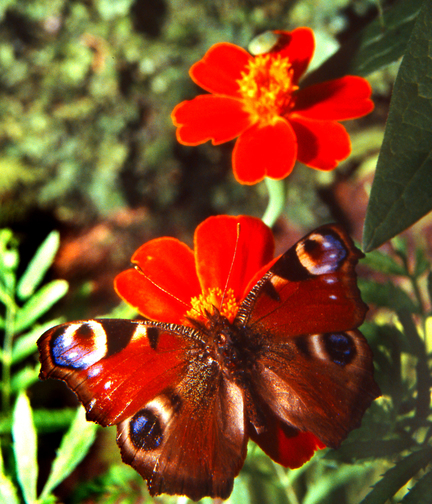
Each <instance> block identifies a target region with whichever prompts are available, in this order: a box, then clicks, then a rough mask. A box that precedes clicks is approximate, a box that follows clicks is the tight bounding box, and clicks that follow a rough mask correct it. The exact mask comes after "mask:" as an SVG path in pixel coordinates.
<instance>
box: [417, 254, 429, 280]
mask: <svg viewBox="0 0 432 504" xmlns="http://www.w3.org/2000/svg"><path fill="white" fill-rule="evenodd" d="M428 268H430V262H429V261H428V259H427V257H426V254H425V251H424V250H423V249H421V248H417V249H416V262H415V266H414V276H415V277H419V276H421V275H422V274H423V273H424V272H425V271H426V270H427V269H428Z"/></svg>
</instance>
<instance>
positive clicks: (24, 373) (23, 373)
mask: <svg viewBox="0 0 432 504" xmlns="http://www.w3.org/2000/svg"><path fill="white" fill-rule="evenodd" d="M39 369H40V364H38V365H37V366H36V367H30V366H27V367H25V368H24V369H21V370H20V371H18V372H17V373H15V374H14V375H13V376H12V380H11V391H12V392H14V393H16V392H18V391H20V390H25V389H27V388H29V387H30V386H31V385H33V384H34V383H36V382H37V381H38V379H39Z"/></svg>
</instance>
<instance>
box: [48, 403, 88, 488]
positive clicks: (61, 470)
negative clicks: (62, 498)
mask: <svg viewBox="0 0 432 504" xmlns="http://www.w3.org/2000/svg"><path fill="white" fill-rule="evenodd" d="M96 430H97V425H96V424H94V423H91V422H87V420H86V419H85V411H84V409H83V408H79V409H78V410H77V413H76V416H75V419H74V421H73V423H72V425H71V426H70V428H69V430H68V431H67V432H66V434H65V435H64V436H63V439H62V442H61V444H60V448H59V449H58V452H57V457H56V459H55V460H54V463H53V466H52V469H51V473H50V475H49V477H48V481H47V482H46V484H45V487H44V489H43V491H42V494H41V498H44V497H46V496H47V495H49V494H50V493H51V491H52V490H53V489H54V488H55V487H56V486H57V485H58V484H59V483H61V482H62V481H63V480H64V479H65V478H67V476H69V474H70V473H71V472H72V471H73V470H74V469H75V467H76V466H77V465H78V464H79V463H80V462H81V460H82V459H83V458H84V457H85V456H86V455H87V452H88V450H89V449H90V446H91V445H92V444H93V441H94V439H95V437H96Z"/></svg>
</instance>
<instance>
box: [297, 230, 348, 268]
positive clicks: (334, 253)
mask: <svg viewBox="0 0 432 504" xmlns="http://www.w3.org/2000/svg"><path fill="white" fill-rule="evenodd" d="M296 252H297V255H298V259H299V261H300V263H301V265H302V266H303V267H304V268H305V269H306V270H307V271H308V272H309V273H310V274H311V275H325V274H328V273H332V272H333V271H336V270H337V269H338V268H339V267H340V265H341V263H342V262H343V261H344V260H345V258H346V257H347V254H348V252H347V250H346V247H345V244H344V243H343V242H342V241H341V240H340V239H339V238H338V237H337V236H335V235H332V234H320V233H312V234H311V235H309V237H308V238H306V239H305V240H303V241H301V242H299V243H298V244H297V247H296Z"/></svg>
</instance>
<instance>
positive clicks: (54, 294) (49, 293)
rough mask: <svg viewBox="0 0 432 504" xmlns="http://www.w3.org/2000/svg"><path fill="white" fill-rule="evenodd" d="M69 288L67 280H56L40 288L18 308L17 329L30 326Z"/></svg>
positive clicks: (17, 330) (21, 329) (20, 329)
mask: <svg viewBox="0 0 432 504" xmlns="http://www.w3.org/2000/svg"><path fill="white" fill-rule="evenodd" d="M67 290H68V283H67V282H66V280H54V281H52V282H50V283H49V284H47V285H44V286H43V287H42V288H40V289H39V290H38V291H37V292H36V294H35V295H34V296H33V297H31V298H30V299H29V300H28V301H27V303H26V304H25V305H24V306H23V307H22V308H21V309H19V310H18V313H17V317H16V321H15V331H16V332H17V333H19V332H21V331H23V330H24V329H27V328H28V327H30V326H31V325H32V324H33V323H34V322H35V321H36V320H37V319H38V318H39V317H41V316H42V315H43V314H44V313H46V312H47V311H48V310H49V309H50V308H51V306H52V305H53V304H55V303H56V302H57V301H58V300H59V299H61V298H62V297H63V296H64V295H65V294H66V292H67Z"/></svg>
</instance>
